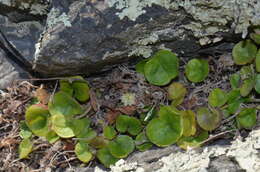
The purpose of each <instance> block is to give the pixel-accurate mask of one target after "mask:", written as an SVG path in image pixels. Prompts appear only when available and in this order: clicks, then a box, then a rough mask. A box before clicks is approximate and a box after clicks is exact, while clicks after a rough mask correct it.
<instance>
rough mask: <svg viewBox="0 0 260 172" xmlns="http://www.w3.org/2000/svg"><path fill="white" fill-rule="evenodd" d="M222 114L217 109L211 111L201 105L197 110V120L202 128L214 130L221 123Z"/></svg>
mask: <svg viewBox="0 0 260 172" xmlns="http://www.w3.org/2000/svg"><path fill="white" fill-rule="evenodd" d="M220 120H221V116H220V114H219V112H218V111H217V110H214V109H212V110H211V111H210V110H209V109H207V108H205V107H201V108H199V109H198V111H197V122H198V124H199V126H200V127H201V128H203V129H204V130H206V131H212V130H214V129H215V128H217V126H218V125H219V122H220Z"/></svg>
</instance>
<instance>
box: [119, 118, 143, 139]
mask: <svg viewBox="0 0 260 172" xmlns="http://www.w3.org/2000/svg"><path fill="white" fill-rule="evenodd" d="M116 129H117V130H118V131H119V132H121V133H125V132H128V133H129V134H131V135H137V134H138V133H140V132H141V130H142V124H141V122H140V121H139V120H138V119H137V118H135V117H130V116H127V115H119V116H118V117H117V119H116Z"/></svg>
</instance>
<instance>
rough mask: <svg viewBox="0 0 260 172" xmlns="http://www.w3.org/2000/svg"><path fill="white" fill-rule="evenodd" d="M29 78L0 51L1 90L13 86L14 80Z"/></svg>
mask: <svg viewBox="0 0 260 172" xmlns="http://www.w3.org/2000/svg"><path fill="white" fill-rule="evenodd" d="M21 77H23V78H25V77H28V75H27V73H26V72H25V71H23V70H22V69H21V68H20V67H18V66H17V65H15V64H14V63H13V62H11V61H10V60H8V58H7V55H6V53H5V52H4V51H3V50H1V49H0V89H4V88H7V87H8V86H11V84H12V83H13V81H14V80H16V79H19V78H21Z"/></svg>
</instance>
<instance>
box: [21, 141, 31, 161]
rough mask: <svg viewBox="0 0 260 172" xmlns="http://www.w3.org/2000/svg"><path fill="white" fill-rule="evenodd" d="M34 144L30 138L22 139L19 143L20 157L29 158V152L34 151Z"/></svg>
mask: <svg viewBox="0 0 260 172" xmlns="http://www.w3.org/2000/svg"><path fill="white" fill-rule="evenodd" d="M32 148H33V144H32V142H31V140H30V139H29V138H27V139H24V140H22V142H21V143H20V145H19V149H18V151H19V158H20V159H23V158H27V157H28V155H29V153H31V152H32Z"/></svg>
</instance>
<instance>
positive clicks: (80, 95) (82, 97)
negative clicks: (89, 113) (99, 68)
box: [72, 76, 89, 102]
mask: <svg viewBox="0 0 260 172" xmlns="http://www.w3.org/2000/svg"><path fill="white" fill-rule="evenodd" d="M73 78H76V79H78V80H75V81H73V82H72V88H73V90H74V97H75V98H76V99H77V100H78V101H80V102H85V101H87V100H88V99H89V86H88V83H87V81H86V80H84V78H82V77H81V76H75V77H73Z"/></svg>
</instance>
